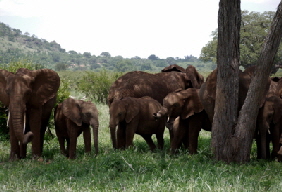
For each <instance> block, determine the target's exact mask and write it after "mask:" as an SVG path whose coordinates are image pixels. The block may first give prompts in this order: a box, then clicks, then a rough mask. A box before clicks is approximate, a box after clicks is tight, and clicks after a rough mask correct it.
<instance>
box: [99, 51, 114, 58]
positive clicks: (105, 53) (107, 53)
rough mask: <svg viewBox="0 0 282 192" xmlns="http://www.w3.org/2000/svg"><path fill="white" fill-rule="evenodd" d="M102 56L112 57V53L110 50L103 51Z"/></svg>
mask: <svg viewBox="0 0 282 192" xmlns="http://www.w3.org/2000/svg"><path fill="white" fill-rule="evenodd" d="M100 56H101V57H111V54H110V53H109V52H102V53H101V54H100Z"/></svg>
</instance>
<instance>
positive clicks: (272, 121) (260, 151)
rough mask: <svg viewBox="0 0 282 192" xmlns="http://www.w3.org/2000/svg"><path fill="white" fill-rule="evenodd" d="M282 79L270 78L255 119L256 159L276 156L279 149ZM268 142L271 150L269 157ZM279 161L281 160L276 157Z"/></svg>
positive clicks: (281, 123) (281, 121)
mask: <svg viewBox="0 0 282 192" xmlns="http://www.w3.org/2000/svg"><path fill="white" fill-rule="evenodd" d="M281 93H282V79H281V78H276V77H274V78H271V84H270V88H269V90H268V92H267V95H266V100H265V102H264V104H263V106H262V107H261V108H260V109H259V113H258V117H257V130H256V131H257V132H256V144H257V158H258V159H269V158H270V157H272V158H275V157H277V156H278V154H279V153H278V151H279V148H280V135H281V132H282V99H281V96H282V95H281ZM270 141H271V142H272V145H273V149H272V153H271V156H270V147H269V144H270ZM278 160H279V161H281V158H280V157H278Z"/></svg>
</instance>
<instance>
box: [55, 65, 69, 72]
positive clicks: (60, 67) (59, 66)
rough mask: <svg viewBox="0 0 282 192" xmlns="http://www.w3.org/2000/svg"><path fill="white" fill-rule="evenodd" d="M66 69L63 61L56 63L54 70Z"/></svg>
mask: <svg viewBox="0 0 282 192" xmlns="http://www.w3.org/2000/svg"><path fill="white" fill-rule="evenodd" d="M66 69H67V65H66V64H65V63H56V65H55V70H56V71H65V70H66Z"/></svg>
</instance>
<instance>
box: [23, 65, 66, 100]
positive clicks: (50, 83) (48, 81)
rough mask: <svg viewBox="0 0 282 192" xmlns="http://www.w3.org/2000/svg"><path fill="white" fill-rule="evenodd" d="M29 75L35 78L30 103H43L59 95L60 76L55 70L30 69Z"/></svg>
mask: <svg viewBox="0 0 282 192" xmlns="http://www.w3.org/2000/svg"><path fill="white" fill-rule="evenodd" d="M27 75H29V76H31V77H33V78H34V81H33V83H32V96H31V100H30V104H32V105H36V106H38V105H43V104H45V103H46V102H47V101H48V100H50V99H52V98H54V97H55V96H56V95H57V92H58V89H59V87H60V77H59V75H58V74H57V73H56V72H55V71H53V70H51V69H40V70H35V71H29V72H28V73H27ZM35 98H36V99H35Z"/></svg>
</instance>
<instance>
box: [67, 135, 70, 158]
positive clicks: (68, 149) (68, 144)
mask: <svg viewBox="0 0 282 192" xmlns="http://www.w3.org/2000/svg"><path fill="white" fill-rule="evenodd" d="M66 140H67V150H66V157H69V156H70V153H69V151H70V138H69V137H68V138H66Z"/></svg>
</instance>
